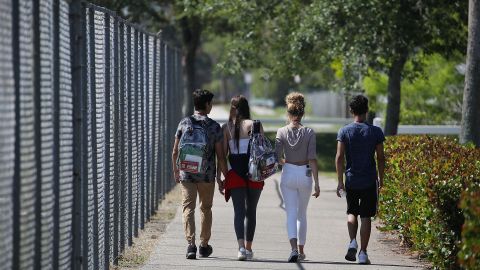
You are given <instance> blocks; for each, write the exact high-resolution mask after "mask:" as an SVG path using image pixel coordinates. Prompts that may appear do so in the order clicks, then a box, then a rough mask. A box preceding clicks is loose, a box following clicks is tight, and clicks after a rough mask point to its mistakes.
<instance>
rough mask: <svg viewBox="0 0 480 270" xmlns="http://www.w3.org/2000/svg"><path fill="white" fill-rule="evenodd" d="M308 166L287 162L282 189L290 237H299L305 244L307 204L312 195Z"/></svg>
mask: <svg viewBox="0 0 480 270" xmlns="http://www.w3.org/2000/svg"><path fill="white" fill-rule="evenodd" d="M306 172H307V166H306V165H304V166H297V165H293V164H288V163H287V164H285V165H284V166H283V169H282V177H281V181H280V189H281V191H282V197H283V201H284V203H285V211H286V212H287V232H288V239H292V238H297V239H298V244H299V245H305V241H306V238H307V206H308V201H309V200H310V196H312V182H313V181H312V177H307V176H306Z"/></svg>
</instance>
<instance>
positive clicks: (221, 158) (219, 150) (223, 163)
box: [215, 141, 227, 194]
mask: <svg viewBox="0 0 480 270" xmlns="http://www.w3.org/2000/svg"><path fill="white" fill-rule="evenodd" d="M215 153H216V154H217V161H218V166H219V167H220V171H221V172H222V174H223V176H224V177H227V159H226V158H225V153H224V152H223V145H222V141H219V142H216V143H215ZM217 183H218V189H219V190H220V193H222V194H223V189H224V186H223V181H222V180H221V179H219V178H217Z"/></svg>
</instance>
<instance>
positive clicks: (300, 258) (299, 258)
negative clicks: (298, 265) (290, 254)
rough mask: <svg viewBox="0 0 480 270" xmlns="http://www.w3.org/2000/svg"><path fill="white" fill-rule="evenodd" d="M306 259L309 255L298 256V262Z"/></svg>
mask: <svg viewBox="0 0 480 270" xmlns="http://www.w3.org/2000/svg"><path fill="white" fill-rule="evenodd" d="M305 258H307V255H305V253H300V254H298V260H299V261H305Z"/></svg>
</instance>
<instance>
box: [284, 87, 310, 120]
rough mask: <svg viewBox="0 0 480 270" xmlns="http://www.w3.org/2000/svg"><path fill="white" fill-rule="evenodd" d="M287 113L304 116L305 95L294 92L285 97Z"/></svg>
mask: <svg viewBox="0 0 480 270" xmlns="http://www.w3.org/2000/svg"><path fill="white" fill-rule="evenodd" d="M285 103H286V104H287V112H288V114H290V115H295V116H303V115H304V113H305V97H304V96H303V94H301V93H298V92H293V93H290V94H288V95H287V96H286V97H285Z"/></svg>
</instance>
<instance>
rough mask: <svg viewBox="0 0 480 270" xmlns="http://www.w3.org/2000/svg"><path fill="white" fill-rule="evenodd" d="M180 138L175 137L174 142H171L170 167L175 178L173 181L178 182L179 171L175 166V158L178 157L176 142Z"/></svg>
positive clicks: (177, 142)
mask: <svg viewBox="0 0 480 270" xmlns="http://www.w3.org/2000/svg"><path fill="white" fill-rule="evenodd" d="M179 142H180V140H179V139H178V138H175V143H174V144H173V150H172V169H173V178H174V179H175V182H177V183H179V182H180V171H179V169H178V166H177V158H178V144H179Z"/></svg>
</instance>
